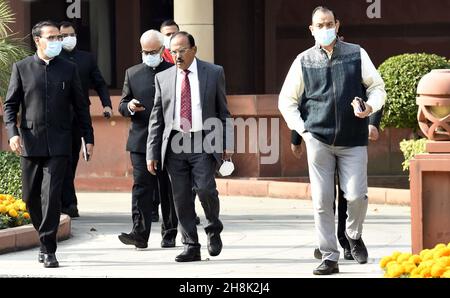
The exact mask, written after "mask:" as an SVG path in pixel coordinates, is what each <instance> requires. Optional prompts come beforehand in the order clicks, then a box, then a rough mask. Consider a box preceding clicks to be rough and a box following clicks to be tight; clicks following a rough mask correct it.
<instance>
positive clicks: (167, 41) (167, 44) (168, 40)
mask: <svg viewBox="0 0 450 298" xmlns="http://www.w3.org/2000/svg"><path fill="white" fill-rule="evenodd" d="M170 37H171V36H164V47H165V48H166V49H170Z"/></svg>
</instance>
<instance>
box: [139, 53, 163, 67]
mask: <svg viewBox="0 0 450 298" xmlns="http://www.w3.org/2000/svg"><path fill="white" fill-rule="evenodd" d="M161 61H162V59H161V55H160V54H159V53H158V54H155V55H145V54H142V62H143V63H144V64H146V65H147V66H150V67H157V66H158V65H159V64H161Z"/></svg>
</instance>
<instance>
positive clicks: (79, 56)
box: [60, 22, 112, 217]
mask: <svg viewBox="0 0 450 298" xmlns="http://www.w3.org/2000/svg"><path fill="white" fill-rule="evenodd" d="M60 32H61V36H62V37H63V41H62V47H63V49H62V51H61V54H60V57H62V58H65V59H67V60H69V61H71V62H73V63H75V64H76V65H77V67H78V72H79V74H80V79H81V87H82V89H83V95H84V98H85V101H86V102H87V103H88V104H89V105H90V104H91V102H90V100H89V88H94V89H95V91H97V94H98V96H99V97H100V100H101V102H102V106H103V115H104V116H105V117H106V118H110V117H111V116H112V109H111V108H112V104H111V99H110V96H109V91H108V86H107V85H106V82H105V80H104V79H103V76H102V74H101V73H100V70H99V69H98V66H97V62H96V61H95V58H94V55H92V54H91V53H89V52H85V51H81V50H78V49H77V48H76V45H77V34H76V32H75V25H73V24H72V23H70V22H62V23H61V24H60ZM80 149H81V131H80V125H79V121H78V119H77V118H76V116H75V117H74V118H73V121H72V156H71V158H70V159H69V164H68V167H67V170H66V177H65V178H64V188H63V195H62V212H63V213H66V214H68V215H69V216H70V217H79V214H78V207H77V205H78V201H77V196H76V193H75V186H74V180H75V173H76V171H77V165H78V159H79V156H80Z"/></svg>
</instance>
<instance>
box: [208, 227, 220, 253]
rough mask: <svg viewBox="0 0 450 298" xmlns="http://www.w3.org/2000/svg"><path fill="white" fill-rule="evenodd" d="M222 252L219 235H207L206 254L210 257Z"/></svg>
mask: <svg viewBox="0 0 450 298" xmlns="http://www.w3.org/2000/svg"><path fill="white" fill-rule="evenodd" d="M221 251H222V239H220V234H219V233H211V234H208V252H209V255H210V256H212V257H215V256H218V255H219V254H220V252H221Z"/></svg>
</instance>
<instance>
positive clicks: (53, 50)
mask: <svg viewBox="0 0 450 298" xmlns="http://www.w3.org/2000/svg"><path fill="white" fill-rule="evenodd" d="M61 50H62V44H61V42H60V41H48V42H47V48H46V49H45V50H44V54H45V55H46V56H47V57H49V58H54V57H56V56H58V55H59V53H61Z"/></svg>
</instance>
